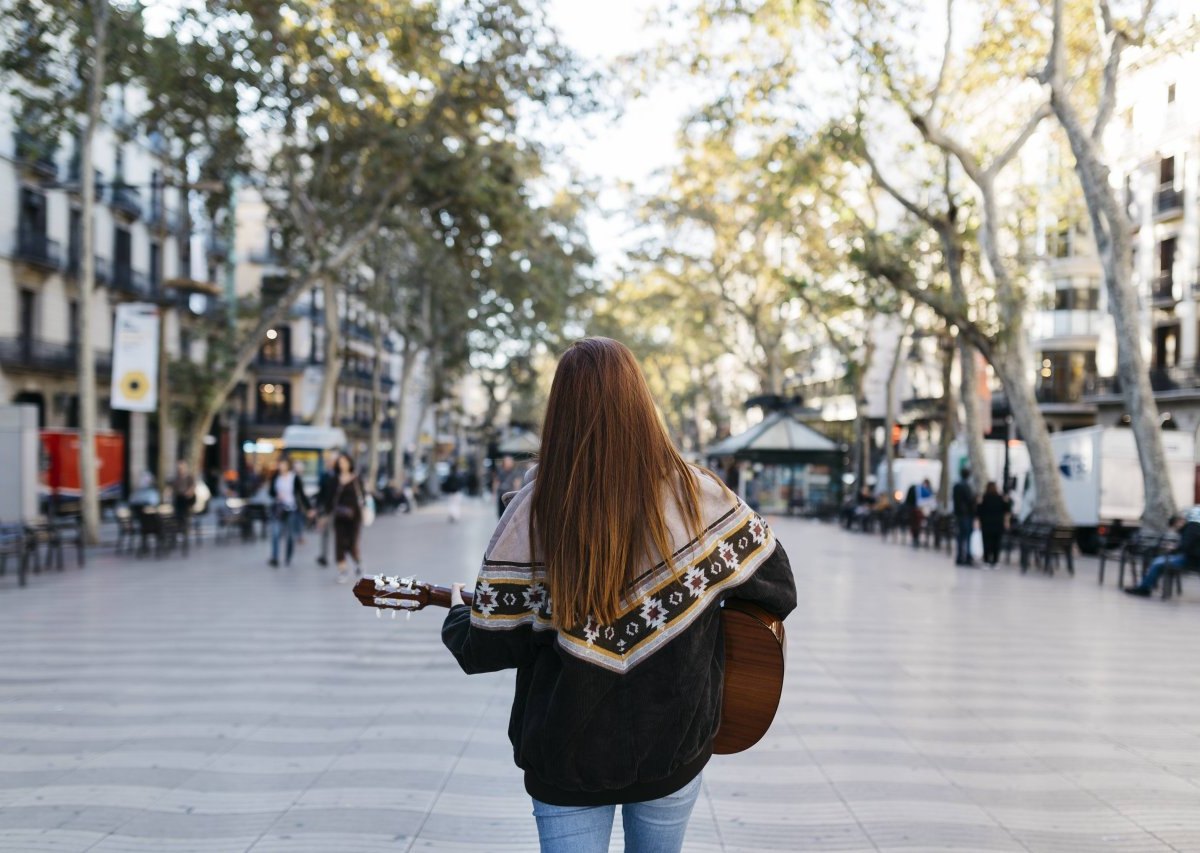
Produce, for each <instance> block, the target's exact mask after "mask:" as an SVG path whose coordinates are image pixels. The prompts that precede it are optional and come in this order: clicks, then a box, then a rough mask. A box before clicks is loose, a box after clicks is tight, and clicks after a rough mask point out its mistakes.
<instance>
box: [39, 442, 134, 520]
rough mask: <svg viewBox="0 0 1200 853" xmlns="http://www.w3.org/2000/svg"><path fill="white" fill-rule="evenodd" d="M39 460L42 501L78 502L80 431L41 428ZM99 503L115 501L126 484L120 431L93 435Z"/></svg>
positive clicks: (123, 449) (56, 502)
mask: <svg viewBox="0 0 1200 853" xmlns="http://www.w3.org/2000/svg"><path fill="white" fill-rule="evenodd" d="M38 434H39V437H40V438H41V441H42V458H41V464H40V465H39V466H38V467H39V472H40V473H39V478H38V479H39V481H40V483H39V492H40V497H41V499H42V501H43V502H44V503H45V502H51V501H52V502H54V503H55V504H62V503H75V502H76V501H78V500H79V495H80V485H79V430H77V429H42V430H39V431H38ZM96 460H97V463H98V467H99V471H98V473H99V487H100V500H101V501H117V500H120V498H121V489H122V486H123V485H124V482H125V436H123V435H121V433H119V432H112V431H109V430H98V431H97V432H96Z"/></svg>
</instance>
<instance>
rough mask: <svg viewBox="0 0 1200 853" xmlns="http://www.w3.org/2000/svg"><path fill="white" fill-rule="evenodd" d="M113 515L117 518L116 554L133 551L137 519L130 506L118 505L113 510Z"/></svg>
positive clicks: (135, 542) (136, 533)
mask: <svg viewBox="0 0 1200 853" xmlns="http://www.w3.org/2000/svg"><path fill="white" fill-rule="evenodd" d="M113 515H114V516H115V518H116V520H117V548H116V552H117V553H118V554H123V553H125V552H126V551H128V552H129V553H133V551H134V548H135V547H136V544H137V535H138V520H137V516H136V515H135V514H134V511H133V509H132V508H130V507H128V506H119V507H117V508H116V510H115V511H114V513H113Z"/></svg>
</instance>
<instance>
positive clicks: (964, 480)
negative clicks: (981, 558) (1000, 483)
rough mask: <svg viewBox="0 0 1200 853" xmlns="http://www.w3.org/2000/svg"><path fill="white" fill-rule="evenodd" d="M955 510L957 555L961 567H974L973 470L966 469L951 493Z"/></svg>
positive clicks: (960, 473)
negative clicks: (972, 541) (972, 542)
mask: <svg viewBox="0 0 1200 853" xmlns="http://www.w3.org/2000/svg"><path fill="white" fill-rule="evenodd" d="M950 498H951V501H952V503H953V508H954V529H955V542H956V554H955V557H954V562H955V564H956V565H959V566H974V565H975V561H974V560H973V559H971V534H972V533H973V532H974V531H975V490H974V489H973V488H971V469H970V468H967V467H964V468H963V469H962V470H961V471H960V472H959V480H958V482H957V483H955V484H954V489H953V490H952V491H951V493H950Z"/></svg>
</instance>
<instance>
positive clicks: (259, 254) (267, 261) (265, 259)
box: [247, 246, 284, 267]
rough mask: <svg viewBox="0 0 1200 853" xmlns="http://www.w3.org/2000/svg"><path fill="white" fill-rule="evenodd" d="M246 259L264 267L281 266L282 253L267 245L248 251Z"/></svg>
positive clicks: (282, 264)
mask: <svg viewBox="0 0 1200 853" xmlns="http://www.w3.org/2000/svg"><path fill="white" fill-rule="evenodd" d="M247 260H248V261H250V263H252V264H258V265H259V266H264V267H282V266H284V263H283V253H282V252H281V251H279V250H278V249H276V248H274V247H273V246H267V247H265V248H262V249H255V250H253V251H252V252H250V254H249V256H248V257H247Z"/></svg>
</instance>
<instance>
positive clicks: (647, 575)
mask: <svg viewBox="0 0 1200 853" xmlns="http://www.w3.org/2000/svg"><path fill="white" fill-rule="evenodd" d="M698 481H699V484H700V496H701V519H702V523H703V525H704V528H703V530H704V532H703V533H702V535H701V536H700V538H699V539H691V540H690V541H689V539H690V534H688V533H684V532H682V531H684V530H685V525H684V524H683V522H682V520H681V518H680V517H679V514H678V512H676V511H675V509H674V502H673V501H671V502H669V506H670V509H669V511H668V516H667V519H668V524H669V525H670V529H671V531H672V532H673V533H674V534H675V535H674V540H675V542H680V543H683V544H682V547H680V548H679V549H678V550H677V551H676V552H675V566H676V571H675V572H672V571H671V569H670V568H669V566H668V565H667V564H666V562H665V561H661V560H660V561H658V562H656V563H655V564H654V565H647V566H646V571H645V572H644V573H643V574H642V575H641V576H640V577H639V578H638V580H637V581H636V582H635V585H634V587H633V589H632V591H631V592H630V593H629V594H628V595H627V596H626V599H625V602H624V606H623V612H622V615H621V616H620V617H618V618H617V620H616V621H614V622H613V623H611V624H607V625H598V624H595V623H593V622H592V621H590V620H589V621H588V622H587V623H586V624H585V625H582V626H579V627H578V628H577V629H573V630H571V631H565V632H560V631H558V630H556V629H555V628H554V625H553V621H552V619H551V607H552V603H553V597H552V590H548V589H547V588H546V585H545V582H544V574H543V573H542V571H541V564H540V563H538V562H537V560H536V559H535V557H534V555H533V549H532V546H531V543H530V539H529V513H530V504H531V497H532V491H533V485H532V483H531V484H528V485H526V486H525V487H524V488H523V489H522V490H521V491H520V492H518V493H517V495H516V497H515V498H513V500H512V501H511V502H510V503H509V505H508V508H507V509H506V510H505V513H504V516H503V517H502V518H501V519H500V523H499V525H498V526H497V528H496V532H495V533H494V534H493V536H492V541H491V543H490V544H489V545H488V549H487V553H486V554H485V556H484V560H483V567H482V569H481V570H480V573H479V579H478V581H477V583H476V586H475V596H474V600H473V602H472V604H471V606H469V607H468V606H466V605H459V606H457V607H452V608H451V609H450V612H449V614H448V615H447V616H446V621H445V623H444V624H443V626H442V641H443V642H444V643H445V644H446V647H447V648H449V649H450V651H451V652H452V653H453V654H454V657H455V658H456V659H457V660H458V662H459V665H460V666H461V667H462V668H463V671H464V672H467V673H475V672H492V671H496V670H501V669H508V668H515V669H516V670H517V678H516V696H515V697H514V699H513V707H512V715H511V717H510V720H509V727H508V735H509V739H510V740H511V741H512V745H513V755H514V759H515V760H516V763H517V766H518V767H520V768H522V769H523V770H524V771H525V788H526V790H527V791H528V792H529V794H530V795H531V796H533V797H535V798H536V799H539V800H541V801H543V802H548V803H553V804H556V805H567V806H570V805H602V804H609V803H628V802H641V801H644V800H650V799H656V798H658V797H663V796H666V795H667V794H670V793H673V792H674V791H676V790H678V789H679V788H681V787H683V786H684V785H686V784H687V783H688V782H690V781H691V780H692V779H693V778H694V777H695V776H696V775H697V774H698V773H699V772H700V771H701V769H703V767H704V765H705V763H707V761H708V759H709V756H710V755H711V754H712V740H713V737H714V735H715V734H716V730H717V726H718V724H719V722H720V720H719V717H720V709H721V686H722V679H723V676H724V643H723V638H722V634H721V622H720V613H719V605H720V602H721V600H722V599H724V598H726V597H736V598H741V599H747V600H750V601H753V602H755V603H757V604H759V605H761V606H762V607H764V608H765V609H766V610H768V611H770V612H772V613H775V614H778V615H779V616H781V617H782V616H786V615H787V614H788V613H790V612H791V611H792V609H793V608H794V607H795V606H796V585H795V580H794V579H793V577H792V571H791V567H790V565H789V564H788V559H787V555H786V554H785V553H784V550H783V547H782V546H781V545H779V543H778V542H777V541H776V540H775V536H774V534H773V533H772V532H771V530H770V528H768V527H767V525H766V523H765V522H764V521H763V520H762V519H761V518H759V516H758V515H756V514H755V513H754V512H753V511H751V510H750V508H749V507H747V506H746V505H745V504H744V503H742V502H741V501H740V500H738V499H737V497H736V496H734V495H733V494H731V493H730V492H728V491H727V490H726V489H725V488H724V487H723V486H722V485H721V484H720V483H717V482H715V481H714V480H713V479H712V478H711V477H709V476H706V475H699V476H698Z"/></svg>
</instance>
